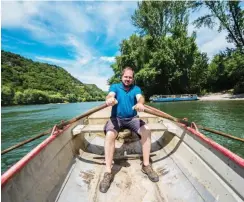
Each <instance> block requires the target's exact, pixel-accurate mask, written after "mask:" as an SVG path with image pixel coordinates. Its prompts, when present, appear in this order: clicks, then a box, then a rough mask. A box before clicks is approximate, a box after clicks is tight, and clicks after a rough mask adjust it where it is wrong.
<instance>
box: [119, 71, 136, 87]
mask: <svg viewBox="0 0 244 202" xmlns="http://www.w3.org/2000/svg"><path fill="white" fill-rule="evenodd" d="M133 82H134V71H133V69H132V68H131V67H126V68H124V69H123V71H122V83H123V84H124V86H125V87H129V86H131V85H132V84H133Z"/></svg>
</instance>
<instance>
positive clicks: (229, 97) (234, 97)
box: [198, 93, 244, 101]
mask: <svg viewBox="0 0 244 202" xmlns="http://www.w3.org/2000/svg"><path fill="white" fill-rule="evenodd" d="M198 98H199V100H200V101H201V100H202V101H208V100H209V101H212V100H244V93H242V94H237V95H233V94H230V93H211V94H206V95H204V96H201V97H200V96H199V97H198Z"/></svg>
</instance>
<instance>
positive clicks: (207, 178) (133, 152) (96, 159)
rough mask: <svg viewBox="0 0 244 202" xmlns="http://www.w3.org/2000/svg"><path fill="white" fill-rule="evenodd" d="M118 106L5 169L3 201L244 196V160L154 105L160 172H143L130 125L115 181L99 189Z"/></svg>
mask: <svg viewBox="0 0 244 202" xmlns="http://www.w3.org/2000/svg"><path fill="white" fill-rule="evenodd" d="M110 111H111V108H105V109H103V110H100V111H98V112H96V113H93V114H92V115H89V116H85V117H84V118H82V119H80V120H77V121H75V122H74V123H72V124H70V125H67V126H65V127H64V128H63V129H62V130H61V129H58V128H57V127H56V126H54V128H53V131H52V134H51V135H50V136H49V137H48V138H46V139H45V140H44V141H43V142H42V143H41V144H39V145H38V146H37V147H36V148H34V149H33V150H32V151H31V152H29V153H28V154H27V155H26V156H25V157H24V158H22V159H21V160H20V161H19V162H17V163H16V164H15V165H14V166H12V167H11V168H10V169H9V170H8V171H6V172H5V173H4V174H3V175H2V180H1V183H2V201H14V202H18V201H21V202H23V201H57V202H66V201H72V202H74V201H127V202H129V201H133V202H135V201H187V202H197V201H221V202H232V201H233V202H236V201H238V202H239V201H243V200H244V192H243V187H242V186H243V184H244V160H243V159H242V158H240V157H239V156H237V155H235V154H234V153H232V152H230V151H229V150H227V149H226V148H224V147H222V146H220V145H219V144H217V143H216V142H214V141H212V140H210V139H209V138H207V137H206V136H204V135H203V134H201V133H200V132H198V131H197V130H196V129H194V128H191V127H187V126H186V125H184V124H179V123H174V122H172V121H170V120H167V119H164V118H160V117H158V116H154V115H150V114H147V113H142V112H141V113H139V116H140V117H141V118H142V119H143V120H144V121H145V122H146V123H147V124H148V126H149V127H150V128H151V131H152V150H151V162H152V165H153V167H154V169H155V170H156V171H157V173H158V174H159V176H160V180H159V182H157V183H153V182H151V181H150V180H149V179H147V177H145V175H144V174H143V173H142V172H141V170H140V168H141V166H140V163H141V159H140V156H141V145H140V142H139V139H138V137H137V136H136V135H135V134H133V133H131V132H130V131H127V130H125V131H122V132H121V133H120V134H119V137H118V139H117V140H116V145H115V146H116V149H115V157H114V165H113V173H114V176H115V177H114V181H113V183H112V184H111V187H110V188H109V190H108V192H107V193H105V194H104V193H100V192H99V186H98V184H99V182H100V180H101V178H102V175H103V172H104V170H103V169H104V148H103V145H104V133H103V126H104V124H105V122H106V121H107V120H108V119H109V116H110Z"/></svg>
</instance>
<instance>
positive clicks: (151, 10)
mask: <svg viewBox="0 0 244 202" xmlns="http://www.w3.org/2000/svg"><path fill="white" fill-rule="evenodd" d="M188 8H189V3H188V2H187V1H142V2H139V3H138V9H137V10H136V11H135V13H134V15H133V16H132V22H133V24H134V25H135V26H136V27H137V28H138V30H139V32H140V33H141V34H142V35H150V36H152V37H155V36H166V34H169V33H172V32H173V31H174V29H175V27H176V25H178V24H184V23H187V22H188V10H189V9H188Z"/></svg>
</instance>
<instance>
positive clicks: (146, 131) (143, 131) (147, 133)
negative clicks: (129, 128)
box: [138, 125, 151, 136]
mask: <svg viewBox="0 0 244 202" xmlns="http://www.w3.org/2000/svg"><path fill="white" fill-rule="evenodd" d="M138 133H139V134H140V135H141V136H151V130H150V128H149V127H148V125H143V126H141V127H140V128H139V130H138Z"/></svg>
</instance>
